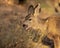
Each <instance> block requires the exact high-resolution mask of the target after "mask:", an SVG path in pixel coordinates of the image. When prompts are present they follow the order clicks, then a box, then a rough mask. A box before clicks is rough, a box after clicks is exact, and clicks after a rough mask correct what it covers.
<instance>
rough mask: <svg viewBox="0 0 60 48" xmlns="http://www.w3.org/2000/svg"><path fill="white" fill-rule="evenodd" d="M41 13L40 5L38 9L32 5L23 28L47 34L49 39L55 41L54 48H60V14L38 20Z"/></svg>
mask: <svg viewBox="0 0 60 48" xmlns="http://www.w3.org/2000/svg"><path fill="white" fill-rule="evenodd" d="M40 12H41V8H40V4H38V5H37V6H36V7H34V6H33V5H31V6H30V7H29V8H28V15H27V16H26V17H25V21H24V24H23V27H25V28H26V29H28V28H30V27H31V28H33V29H39V30H41V32H42V33H45V34H46V35H47V37H48V38H50V39H52V40H53V41H54V48H60V14H54V15H52V16H50V17H48V18H46V19H42V18H38V16H40Z"/></svg>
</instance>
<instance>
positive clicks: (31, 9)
mask: <svg viewBox="0 0 60 48" xmlns="http://www.w3.org/2000/svg"><path fill="white" fill-rule="evenodd" d="M28 14H34V7H33V5H30V6H29V8H28Z"/></svg>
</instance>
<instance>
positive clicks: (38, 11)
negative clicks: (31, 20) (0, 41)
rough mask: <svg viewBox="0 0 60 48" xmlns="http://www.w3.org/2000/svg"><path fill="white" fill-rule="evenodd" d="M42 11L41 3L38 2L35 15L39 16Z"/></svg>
mask: <svg viewBox="0 0 60 48" xmlns="http://www.w3.org/2000/svg"><path fill="white" fill-rule="evenodd" d="M40 12H41V7H40V3H38V4H37V5H36V6H35V11H34V15H35V16H37V15H39V14H40Z"/></svg>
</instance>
